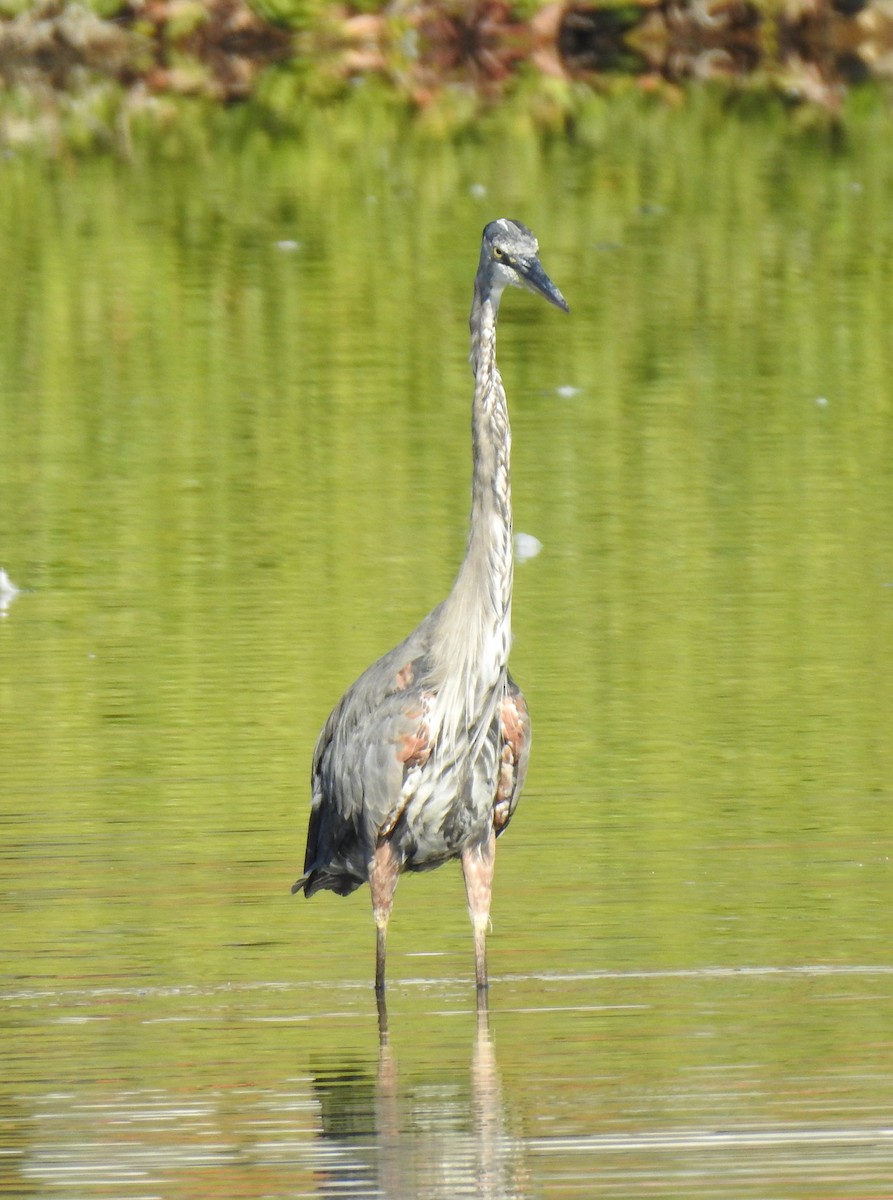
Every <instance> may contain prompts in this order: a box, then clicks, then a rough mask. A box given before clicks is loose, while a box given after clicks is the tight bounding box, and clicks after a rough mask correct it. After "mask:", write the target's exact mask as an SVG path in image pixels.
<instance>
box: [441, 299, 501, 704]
mask: <svg viewBox="0 0 893 1200" xmlns="http://www.w3.org/2000/svg"><path fill="white" fill-rule="evenodd" d="M498 305H499V297H498V295H496V296H495V297H491V296H490V295H483V294H481V292H480V290H479V289H478V288H477V287H476V288H475V295H474V302H473V305H472V310H471V321H470V325H471V365H472V370H473V372H474V380H475V385H474V401H473V405H472V453H473V475H472V491H471V496H472V498H471V527H470V530H469V534H468V544H467V547H466V551H465V558H464V560H463V562H462V566H461V567H460V569H459V574H458V575H457V577H456V582H455V584H454V585H453V590H452V592H451V593H450V596H449V598H448V599H447V601H446V602H445V604H444V605H443V610H442V617H441V629H440V633H441V637H440V639H439V645H438V652H437V658H438V660H439V661H438V663H437V667H438V671H437V673H438V674H439V675H440V676H441V678H442V679H444V680H446V679H447V678H449V679H450V681H451V686H454V687H455V689H456V695H455V697H454V701H455V708H462V709H463V710H464V713H465V715H466V717H468V718H471V717H473V716H474V715H476V714H477V715H480V714H482V713H483V709H484V708H485V707H486V706H487V705H488V704H490V703H491V700H492V696H493V694H494V692H495V691H496V690H497V689H498V688H499V686H500V684H501V682H502V680H503V679H504V677H505V670H506V664H507V661H508V651H509V642H510V639H511V605H512V565H513V564H512V498H511V484H510V454H511V430H510V428H509V419H508V409H507V407H506V399H505V390H504V388H503V386H502V379H501V378H500V375H499V371H498V369H497V366H496V313H497V309H498Z"/></svg>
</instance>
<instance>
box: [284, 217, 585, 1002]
mask: <svg viewBox="0 0 893 1200" xmlns="http://www.w3.org/2000/svg"><path fill="white" fill-rule="evenodd" d="M537 249H538V248H537V242H536V238H534V236H533V234H532V233H531V232H530V230H528V229H527V228H526V227H525V226H524V225H521V224H520V223H519V222H517V221H509V220H507V219H505V218H502V219H500V220H497V221H493V222H491V223H490V224H489V225H488V226H487V227H486V229H485V230H484V235H483V241H482V245H481V257H480V263H479V266H478V271H477V275H476V277H475V284H474V298H473V302H472V309H471V318H470V322H469V324H470V328H471V365H472V370H473V373H474V380H475V387H474V400H473V405H472V450H473V475H472V505H471V522H470V529H469V534H468V543H467V546H466V551H465V558H464V560H463V562H462V566H461V567H460V569H459V573H458V575H457V577H456V581H455V583H454V585H453V588H452V591H451V592H450V594H449V596H448V597H447V598H446V600H444V601H443V603H441V604H439V605H438V606H437V608H435V609H434V610H433V611H432V612H431V613H429V614H428V616H427V617H425V619H424V620H423V621H422V623H421V624H420V625H419V626H418V627H417V628H416V629H415V630H413V632H412V633H411V634H410V635H409V636H408V637H407V638H405V639H404V641H402V642H401V643H400V644H399V645H398V646H395V647H394V649H393V650H391V651H389V652H388V653H387V654H385V655H384V656H383V657H382V658H380V659H379V660H378V661H377V662H375V663H373V664H372V666H371V667H369V668H368V669H367V670H366V671H365V672H364V673H363V674H362V675H361V676H360V677H359V679H358V680H357V681H356V682H355V683H354V684H353V685H352V686H351V687H350V688H348V690H347V691H346V692H345V694H344V696H343V697H342V698H341V700H340V702H339V703H338V705H337V706H336V707H335V708H334V710H333V711H332V713H331V714H330V716H329V719H328V720H327V721H326V723H325V726H324V727H323V730H322V732H321V734H320V736H319V739H318V741H317V743H316V749H315V751H314V754H313V768H312V803H311V811H310V825H309V829H308V833H307V850H306V855H305V860H304V873H303V875H302V876H301V878H300V879H299V880H298V881H297V883H295V885H294V887H293V888H292V891H293V892H297V891H300V890H303V891H304V894H305V895H306V896H312V895H313V894H314V893H315V892H317V891H320V890H321V889H323V888H329V889H331V890H332V891H334V892H337V893H338V894H339V895H345V896H346V895H349V894H350V893H351V892H353V891H354V890H355V889H356V888H358V887H359V886H360V885H361V884H363V883H365V882H366V881H367V880H368V882H369V883H370V885H371V890H372V905H373V915H374V917H375V923H376V926H377V930H378V934H377V955H376V980H375V982H376V990H377V991H378V992H379V994H380V995H381V994H382V993H383V991H384V974H385V935H386V930H387V923H388V918H389V916H390V911H391V905H392V902H393V896H394V890H395V888H396V886H397V880H398V878H399V875H400V874H401V873H402V872H403V871H424V870H428V869H430V868H432V867H437V866H440V864H441V863H443V862H446V861H447V860H448V859H451V858H459V859H460V860H461V863H462V869H463V873H464V876H465V885H466V893H467V899H468V906H469V912H470V915H471V920H472V925H473V929H474V941H475V967H476V978H477V985H478V989H479V991H480V990H481V989H484V988H486V986H487V967H486V941H485V939H486V930H487V926H488V923H489V912H490V893H491V887H492V879H493V863H494V854H495V841H496V838H497V837H498V836H499V835H500V834H501V833H502V832H503V831H504V830H505V828H506V827H507V826H508V823H509V821H510V820H511V817H512V814H513V812H514V810H515V806H516V804H517V802H518V797H519V795H520V793H521V788H522V786H523V784H524V776H525V774H526V771H527V760H528V755H529V749H530V720H529V717H528V712H527V704H526V702H525V700H524V696H523V695H522V693H521V690H520V689H519V688H518V686H517V684H516V683H515V682H514V680H513V679H512V677H511V675H510V674H509V671H508V655H509V644H510V641H511V607H512V568H513V559H512V505H511V486H510V455H511V432H510V427H509V419H508V409H507V406H506V396H505V389H504V387H503V384H502V379H501V377H500V374H499V369H498V367H497V365H496V318H497V313H498V310H499V302H500V299H501V296H502V293H503V290H504V289H505V287H506V286H508V285H514V286H518V287H526V288H528V289H529V290H531V291H535V292H538V293H539V294H541V295H543V296H544V297H545V298H546V299H547V300H549V301H550V302H551V303H553V304H555V305H557V307H559V308H562V309H564V310H565V311H566V310H567V303H566V302H565V300H564V297H563V296H562V295H561V293H560V292H559V291H558V289H557V288H556V287H555V285H554V284H553V283H552V281H551V280H550V279H549V278H548V276H547V275H546V274H545V272H544V271H543V269H542V267H541V266H540V264H539V260H538V258H537Z"/></svg>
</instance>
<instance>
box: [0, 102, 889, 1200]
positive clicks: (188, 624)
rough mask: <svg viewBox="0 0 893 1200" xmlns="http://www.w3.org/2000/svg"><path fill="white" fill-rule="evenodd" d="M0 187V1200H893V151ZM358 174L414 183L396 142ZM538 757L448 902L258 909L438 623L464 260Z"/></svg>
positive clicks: (425, 895)
mask: <svg viewBox="0 0 893 1200" xmlns="http://www.w3.org/2000/svg"><path fill="white" fill-rule="evenodd" d="M368 116H369V121H368V126H366V127H363V128H362V129H360V130H359V131H358V130H357V128H356V127H355V126H350V127H349V126H348V125H347V123H346V122H345V123H344V124H343V125H342V124H340V123H339V118H338V115H337V113H334V112H330V113H329V114H328V115H327V116H326V117H325V119H323V118H320V120H319V122H318V124H317V125H316V126H315V133H314V136H313V137H308V139H307V141H306V142H304V143H302V144H292V145H283V144H280V145H276V144H275V143H274V142H273V141H272V140H270V139H264V138H261V137H255V138H252V139H249V140H248V141H246V144H245V146H244V148H243V149H242V151H241V152H236V151H235V150H224V149H223V148H222V147H221V149H220V150H219V152H218V153H217V154H215V155H212V156H209V157H204V158H202V159H200V160H197V161H194V162H192V163H183V162H167V163H163V162H153V161H151V160H137V161H135V162H133V163H131V164H120V163H113V162H110V161H104V162H103V161H83V162H76V161H70V162H66V163H62V164H56V165H46V164H40V163H36V162H32V161H28V160H26V159H20V158H17V157H15V156H13V157H9V158H7V159H5V160H4V161H3V163H2V164H0V277H2V279H3V281H4V283H3V287H2V289H0V566H3V567H5V568H6V570H7V571H8V572H9V576H10V578H11V579H12V580H14V582H15V583H16V584H17V585H18V587H19V588H20V589H21V593H20V594H19V595H18V596H17V597H15V598H14V599H12V600H10V601H9V602H8V603H7V604H6V606H5V612H4V615H3V616H2V617H0V820H2V843H0V883H2V896H3V899H2V924H3V930H4V932H3V948H4V953H3V957H2V965H0V1021H2V1024H3V1028H4V1033H3V1050H2V1059H3V1062H2V1066H3V1069H2V1071H0V1076H2V1082H0V1152H2V1153H0V1195H10V1196H16V1197H19V1196H37V1197H57V1196H65V1197H71V1198H72V1200H80V1198H83V1200H93V1198H94V1197H103V1198H107V1197H116V1198H117V1197H122V1198H128V1200H131V1198H135V1197H147V1196H153V1197H154V1196H158V1197H164V1198H168V1197H171V1198H180V1197H192V1196H195V1197H207V1196H209V1195H219V1196H226V1197H251V1198H252V1200H253V1198H256V1197H258V1198H259V1197H294V1196H314V1197H315V1196H327V1195H342V1194H345V1193H346V1192H348V1191H349V1192H350V1194H355V1195H358V1196H369V1197H371V1196H386V1197H389V1198H391V1197H404V1196H405V1197H412V1196H426V1197H427V1196H431V1197H441V1196H443V1197H452V1196H462V1195H475V1196H480V1195H484V1196H494V1197H496V1196H498V1197H522V1198H524V1200H527V1198H532V1197H552V1196H555V1197H558V1196H581V1197H584V1196H617V1197H621V1196H622V1197H628V1196H633V1195H648V1196H667V1197H679V1196H715V1197H724V1198H725V1197H729V1198H731V1197H742V1196H744V1197H767V1198H769V1197H772V1198H777V1197H783V1198H787V1197H801V1196H802V1197H811V1198H813V1200H815V1198H816V1197H844V1196H848V1197H855V1196H857V1195H858V1196H860V1197H889V1196H890V1195H891V1194H893V1193H891V1190H890V1180H891V1179H893V1133H891V1126H890V1112H891V1104H893V1084H891V1078H893V1037H891V1029H893V1012H891V1000H893V958H891V952H890V909H891V900H893V869H891V862H890V853H891V818H890V801H891V767H893V747H891V737H890V724H891V713H893V682H891V672H890V667H889V664H890V661H891V651H893V487H891V483H893V436H891V428H893V383H891V366H893V362H891V359H893V339H891V336H890V329H891V320H893V226H891V223H890V219H889V213H890V209H891V198H893V154H891V140H893V129H891V127H890V125H889V124H888V123H887V118H886V116H884V115H883V114H881V115H877V114H873V113H866V114H865V115H864V116H863V117H861V118H860V119H859V120H854V121H853V123H852V126H851V129H850V131H849V133H848V135H847V136H846V138H843V139H836V140H834V141H831V140H827V139H824V138H822V137H819V136H817V135H813V136H809V137H807V136H798V135H796V134H795V133H794V132H793V131H792V130H790V129H789V128H788V127H787V126H786V125H785V124H784V123H783V122H782V121H781V119H780V118H779V117H778V116H775V117H761V116H760V115H758V114H752V115H750V116H746V115H741V114H739V115H737V116H728V115H726V116H723V114H722V113H721V112H720V111H719V109H718V107H716V106H714V105H713V103H712V102H711V101H710V100H709V97H701V98H693V99H692V100H691V102H690V103H689V105H688V106H687V107H686V108H685V109H681V110H679V111H670V110H652V109H649V108H648V107H647V106H646V105H644V104H642V105H640V104H636V103H633V102H631V101H630V102H626V101H623V100H621V101H619V102H616V103H615V104H613V105H610V106H606V107H605V108H604V110H603V112H602V113H601V116H600V117H599V120H598V121H596V120H595V119H593V120H592V121H591V122H590V123H589V124H588V125H587V126H585V127H584V128H581V129H580V130H578V132H577V139H576V140H575V142H574V143H573V144H569V143H566V142H547V143H546V144H541V143H539V142H535V141H532V140H530V139H528V137H527V135H526V134H525V132H524V131H523V130H518V131H516V133H515V135H514V136H509V137H508V139H506V136H505V135H503V136H501V137H500V138H499V139H498V140H496V139H495V137H494V138H489V137H487V136H482V137H481V138H480V139H479V140H478V141H464V142H462V143H460V144H458V145H455V146H446V145H433V144H432V143H429V142H427V141H425V140H424V139H415V138H414V137H413V136H411V134H410V133H409V131H408V130H395V129H394V128H393V127H392V125H391V124H389V121H391V120H392V118H389V117H387V115H383V116H380V117H376V116H375V114H374V113H373V112H371V111H370V113H369V114H368ZM396 134H399V135H400V136H399V137H397V136H396ZM498 215H509V216H515V217H518V218H520V219H522V220H524V221H525V222H526V223H527V224H529V225H530V226H531V227H532V228H533V229H534V230H535V231H536V233H537V235H538V236H539V239H540V245H541V252H542V258H543V262H544V265H545V267H546V269H547V270H548V271H549V273H550V275H551V276H552V277H553V278H554V279H555V281H556V283H557V284H558V286H559V287H560V288H561V289H562V291H563V292H564V294H565V295H566V297H567V298H568V301H569V302H570V305H571V309H572V311H571V314H570V315H569V316H565V315H563V314H561V313H560V312H558V311H557V310H554V309H552V308H550V307H548V306H546V305H544V304H542V303H538V302H537V301H536V300H535V299H534V298H533V297H530V296H528V295H523V294H521V293H512V294H510V295H507V296H506V298H505V302H504V304H503V311H502V316H501V320H500V344H499V353H500V362H501V365H502V370H503V375H504V378H505V382H506V388H507V391H508V396H509V404H510V409H511V414H512V422H513V432H514V455H513V468H514V470H513V483H514V499H515V515H516V522H515V523H516V529H517V530H519V531H522V532H525V533H530V534H532V535H534V536H535V537H537V538H538V539H539V540H540V541H541V542H542V545H543V549H542V552H541V553H540V554H539V556H537V557H536V558H534V559H532V560H530V561H528V562H525V563H523V564H519V566H518V569H517V572H516V591H515V618H514V627H515V643H514V649H513V654H512V670H513V673H514V674H515V675H516V677H517V678H518V680H519V682H520V683H521V684H522V686H523V687H524V690H525V692H526V694H527V697H528V700H529V703H530V707H531V711H532V715H533V723H534V753H533V759H532V764H531V770H530V775H529V779H528V784H527V789H526V791H525V795H524V797H523V800H522V803H521V806H520V808H519V810H518V813H517V815H516V818H515V821H514V822H513V824H512V828H511V830H510V831H509V833H508V834H507V836H506V837H505V838H504V839H502V840H501V841H500V845H499V855H498V862H497V881H496V892H495V897H494V905H493V914H492V915H493V933H492V935H491V939H490V969H491V976H492V979H493V986H492V989H491V1004H490V1028H489V1035H488V1033H487V1031H485V1030H478V1028H477V1025H476V1018H475V1014H474V1011H473V1009H474V997H473V986H472V973H473V971H472V961H471V937H470V929H469V926H468V921H467V917H466V914H465V910H464V896H463V891H462V885H461V880H460V878H459V875H458V871H457V870H455V869H452V868H449V867H447V868H444V869H443V870H441V871H439V872H436V873H434V874H430V875H425V876H422V877H418V878H407V879H405V880H404V881H403V882H401V885H400V888H399V890H398V893H397V902H396V906H395V912H394V918H393V920H392V923H391V930H390V938H389V956H390V961H389V965H390V973H391V981H392V982H391V989H390V995H389V1015H390V1044H389V1045H388V1046H387V1047H386V1048H385V1049H384V1050H383V1051H380V1050H379V1046H378V1036H377V1025H376V1013H375V1005H374V1001H373V997H372V993H371V987H370V983H371V977H372V969H373V963H372V953H373V941H374V937H373V927H372V922H371V919H370V913H369V908H368V893H367V892H366V891H365V890H364V891H362V892H360V893H358V894H357V895H356V896H354V897H353V898H352V899H350V900H346V901H345V900H341V899H340V898H338V897H334V896H331V895H323V896H320V897H317V898H316V899H314V900H313V901H312V902H310V903H306V902H304V901H303V900H302V899H295V898H292V897H291V896H290V895H289V890H288V889H289V886H290V884H291V882H292V881H293V879H294V878H295V877H296V874H297V873H298V871H299V868H300V866H301V864H302V858H303V839H304V834H305V829H306V812H307V807H308V802H309V797H308V786H307V781H308V774H309V760H310V755H311V752H312V747H313V743H314V740H315V737H316V734H317V732H318V729H319V727H320V725H321V723H322V721H323V720H324V718H325V716H326V715H327V713H328V711H329V709H330V707H331V706H332V704H333V703H334V702H335V701H336V700H337V699H338V697H339V695H340V694H341V691H342V690H343V688H344V687H345V686H346V685H347V684H349V683H350V682H351V681H352V680H353V678H354V677H355V676H356V675H357V674H358V673H359V671H360V670H361V669H362V668H363V667H365V666H366V665H367V664H368V663H369V662H370V661H371V660H372V659H373V658H375V657H376V656H377V655H378V654H380V653H382V652H383V651H384V650H386V649H388V648H389V647H390V646H391V645H392V644H393V643H395V642H396V641H397V640H399V639H400V638H401V637H402V636H403V635H404V634H405V633H406V632H407V631H408V630H409V629H410V628H411V627H412V626H413V625H414V624H415V623H416V622H417V621H418V620H419V619H420V618H421V617H422V616H423V615H424V613H425V612H427V611H428V609H429V608H430V607H432V606H433V604H434V603H436V602H437V601H438V600H439V599H441V598H442V597H443V596H444V595H445V594H446V591H447V590H448V588H449V586H450V583H451V581H452V578H453V575H454V572H455V570H456V567H457V565H458V562H459V560H460V558H461V554H462V551H463V548H464V541H465V532H466V521H467V513H468V504H469V473H470V454H469V402H470V394H471V382H470V374H469V370H468V364H467V360H466V355H467V325H466V321H467V312H468V307H469V303H470V291H471V278H472V275H473V272H474V269H475V266H476V260H477V252H478V239H479V236H480V230H481V228H482V226H483V225H484V224H485V223H486V221H488V220H489V219H491V218H492V217H494V216H498Z"/></svg>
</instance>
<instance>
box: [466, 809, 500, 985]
mask: <svg viewBox="0 0 893 1200" xmlns="http://www.w3.org/2000/svg"><path fill="white" fill-rule="evenodd" d="M495 863H496V834H495V833H494V832H493V831H492V830H491V831H490V836H489V838H488V839H487V840H486V842H480V843H478V844H477V845H474V846H467V847H466V848H465V849H464V850H463V851H462V874H463V875H464V876H465V894H466V896H467V897H468V915H469V916H470V917H471V927H472V929H473V930H474V974H475V979H476V981H477V987H478V998H480V996H481V994H482V993H484V992H486V989H487V987H488V986H489V983H488V980H487V929H488V928H489V925H490V895H491V893H492V891H493V867H494V865H495Z"/></svg>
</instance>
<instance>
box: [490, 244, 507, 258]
mask: <svg viewBox="0 0 893 1200" xmlns="http://www.w3.org/2000/svg"><path fill="white" fill-rule="evenodd" d="M493 257H494V258H504V257H505V251H504V250H503V249H502V247H501V246H494V247H493Z"/></svg>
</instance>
